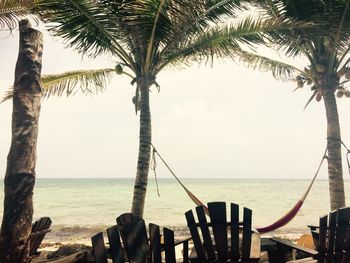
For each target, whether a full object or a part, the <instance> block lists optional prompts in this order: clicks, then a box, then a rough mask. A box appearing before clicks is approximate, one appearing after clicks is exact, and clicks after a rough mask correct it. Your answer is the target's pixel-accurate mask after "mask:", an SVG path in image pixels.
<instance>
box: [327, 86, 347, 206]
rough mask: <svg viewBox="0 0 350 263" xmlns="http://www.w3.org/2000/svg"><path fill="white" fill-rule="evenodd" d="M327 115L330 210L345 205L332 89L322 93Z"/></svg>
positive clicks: (339, 135) (336, 111)
mask: <svg viewBox="0 0 350 263" xmlns="http://www.w3.org/2000/svg"><path fill="white" fill-rule="evenodd" d="M323 100H324V105H325V108H326V117H327V147H328V177H329V194H330V203H331V210H334V209H337V208H341V207H344V206H345V191H344V179H343V168H342V158H341V134H340V125H339V116H338V109H337V102H336V99H335V95H334V91H333V90H327V89H326V90H325V91H324V94H323Z"/></svg>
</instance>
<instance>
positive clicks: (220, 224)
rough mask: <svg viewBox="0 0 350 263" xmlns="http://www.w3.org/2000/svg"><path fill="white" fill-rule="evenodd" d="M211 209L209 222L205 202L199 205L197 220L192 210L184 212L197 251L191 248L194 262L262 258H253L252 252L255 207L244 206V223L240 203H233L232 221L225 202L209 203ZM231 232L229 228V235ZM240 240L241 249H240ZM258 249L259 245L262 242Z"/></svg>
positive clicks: (246, 260)
mask: <svg viewBox="0 0 350 263" xmlns="http://www.w3.org/2000/svg"><path fill="white" fill-rule="evenodd" d="M208 209H209V217H210V222H207V219H206V217H205V213H204V208H203V206H197V207H196V212H197V217H198V222H196V221H195V218H194V215H193V212H192V210H189V211H187V212H186V213H185V215H186V220H187V225H188V227H189V230H190V232H191V236H192V240H193V245H194V249H195V253H194V252H191V255H190V260H191V261H195V262H228V261H230V262H259V258H252V257H251V255H250V254H251V246H252V230H251V229H252V211H251V210H250V209H248V208H244V211H243V223H239V206H238V205H236V204H232V203H231V216H230V221H229V222H228V221H227V218H226V203H225V202H212V203H208ZM241 226H242V231H241V228H240V227H241ZM228 229H230V231H228ZM199 230H200V231H199ZM211 232H212V234H213V236H214V240H213V238H212V236H211ZM228 232H230V236H231V238H230V239H229V238H228ZM199 233H201V235H200V234H199ZM213 241H214V242H213ZM240 241H241V242H240ZM240 243H241V244H242V246H241V247H242V249H240ZM257 249H260V245H259V248H257ZM259 251H260V250H259ZM194 254H195V255H194ZM258 254H260V253H258Z"/></svg>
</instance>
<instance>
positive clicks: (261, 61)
mask: <svg viewBox="0 0 350 263" xmlns="http://www.w3.org/2000/svg"><path fill="white" fill-rule="evenodd" d="M237 54H238V57H239V59H240V61H241V62H243V63H244V64H246V65H247V66H248V67H252V68H253V69H258V70H261V71H271V72H272V75H273V76H274V77H275V78H276V79H279V80H289V81H291V80H294V79H295V76H296V73H298V74H304V72H303V71H302V70H300V69H298V68H296V67H294V66H292V65H289V64H287V63H284V62H281V61H278V60H274V59H271V58H268V57H264V56H260V55H258V54H256V53H251V52H247V51H244V50H240V51H239V52H237Z"/></svg>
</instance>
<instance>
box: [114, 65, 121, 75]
mask: <svg viewBox="0 0 350 263" xmlns="http://www.w3.org/2000/svg"><path fill="white" fill-rule="evenodd" d="M115 73H117V74H118V75H121V74H122V73H123V67H122V66H121V65H120V64H117V65H116V66H115Z"/></svg>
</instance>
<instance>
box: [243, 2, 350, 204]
mask: <svg viewBox="0 0 350 263" xmlns="http://www.w3.org/2000/svg"><path fill="white" fill-rule="evenodd" d="M349 3H350V1H349V0H271V1H270V0H269V1H264V0H260V1H259V3H258V6H259V7H260V8H262V9H263V10H264V11H265V12H266V13H267V14H268V15H271V16H273V17H279V18H281V19H282V18H283V19H284V18H289V19H294V20H297V21H305V22H306V21H307V22H312V23H314V24H315V27H314V28H312V29H310V28H299V29H296V30H292V31H290V32H288V33H286V34H280V33H278V34H276V33H273V34H269V36H268V37H269V40H270V43H271V45H272V47H274V48H276V49H277V50H279V51H282V52H283V53H284V54H285V55H287V56H290V57H296V56H304V57H305V58H307V60H308V62H309V65H306V67H305V68H304V69H299V68H296V67H293V66H291V65H289V64H288V63H283V62H280V61H275V60H271V59H269V58H267V57H262V56H259V55H258V54H252V53H245V59H244V60H245V62H247V63H248V64H250V65H253V66H254V67H260V68H264V69H272V70H273V71H274V72H273V73H274V76H275V77H277V78H282V79H289V80H290V79H291V76H293V74H294V77H295V76H296V75H297V76H296V78H295V79H294V80H295V81H296V82H297V86H298V88H302V87H304V86H308V87H309V88H310V89H311V92H312V96H311V98H310V99H309V100H308V102H307V104H306V106H307V105H308V104H309V103H310V102H311V101H312V100H314V99H315V100H316V101H321V100H322V99H323V101H324V106H325V110H326V118H327V147H328V148H327V149H328V156H327V157H328V177H329V190H330V204H331V209H332V210H333V209H337V208H340V207H343V206H345V193H344V181H343V172H342V158H341V143H342V141H341V133H340V125H339V115H338V109H337V103H336V96H337V97H338V98H341V97H350V90H348V89H347V88H346V87H345V85H346V83H347V82H348V81H349V79H350V66H349V63H350V56H349V55H350V47H349V41H350V11H349ZM288 67H289V70H286V69H287V68H288ZM281 68H283V71H280V70H279V69H281Z"/></svg>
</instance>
